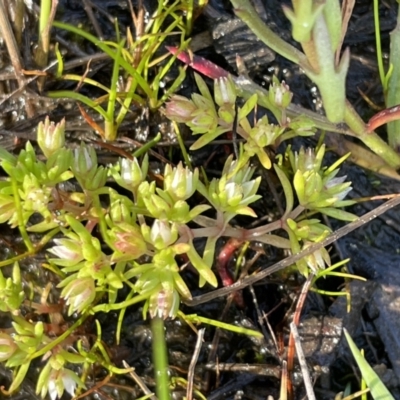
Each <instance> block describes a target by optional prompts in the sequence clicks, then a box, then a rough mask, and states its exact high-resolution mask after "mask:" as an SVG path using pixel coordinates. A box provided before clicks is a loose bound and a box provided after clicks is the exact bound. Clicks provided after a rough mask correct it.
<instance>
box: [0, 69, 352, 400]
mask: <svg viewBox="0 0 400 400" xmlns="http://www.w3.org/2000/svg"><path fill="white" fill-rule="evenodd" d="M196 79H197V82H198V85H199V89H200V92H201V94H195V95H193V97H192V99H185V98H183V97H178V96H175V97H173V98H172V99H171V101H170V102H169V103H168V104H167V105H166V108H165V113H166V115H167V116H168V117H169V118H171V119H173V120H175V121H179V122H185V123H186V124H187V125H188V126H189V127H191V128H192V129H193V131H194V133H195V134H199V135H201V137H200V139H199V140H198V141H197V142H196V143H195V144H194V147H195V148H199V147H201V146H204V145H206V144H207V143H209V142H210V141H211V140H213V139H214V138H215V137H217V136H218V135H219V134H221V133H223V132H227V131H228V130H231V129H232V128H233V125H234V119H235V118H234V109H235V107H234V105H235V101H236V92H235V88H234V85H233V83H232V81H231V80H230V79H229V78H224V79H219V80H217V81H216V82H215V100H216V104H215V103H214V100H213V97H212V96H211V94H210V92H209V90H208V89H207V87H206V85H205V83H204V81H203V80H202V79H201V78H200V77H197V78H196ZM274 90H275V92H272V91H271V93H275V95H274V97H273V98H272V101H274V102H275V104H276V106H277V107H280V108H281V110H282V114H284V111H285V107H287V105H288V104H289V103H290V97H291V96H290V92H289V90H288V87H287V86H286V85H284V84H282V85H279V84H278V83H276V84H275V89H274ZM256 102H257V98H256V97H253V98H251V99H249V100H248V101H247V102H245V104H244V105H243V106H242V107H239V108H238V133H239V134H240V135H241V136H242V137H243V139H245V140H244V143H242V144H241V145H240V151H239V157H238V158H237V159H233V157H232V156H230V157H228V159H227V160H226V163H225V166H224V168H223V171H222V174H221V177H220V178H213V179H212V180H211V181H209V180H208V179H207V177H206V176H205V175H204V174H201V173H200V172H199V170H198V169H194V170H190V169H189V168H188V167H184V166H183V165H182V164H181V163H180V164H178V165H177V166H171V165H169V164H167V165H166V167H165V170H164V174H163V176H162V179H161V180H156V179H150V177H151V176H152V175H151V174H150V173H149V159H148V156H147V155H145V156H144V157H142V159H141V160H139V159H138V158H136V157H132V158H122V159H120V160H119V162H117V163H116V164H113V165H107V166H101V165H99V164H98V160H97V156H96V151H95V149H94V148H93V147H90V146H88V145H86V144H83V143H82V144H81V145H80V146H79V147H77V148H75V149H73V150H71V149H69V148H66V147H65V146H64V141H65V138H64V121H62V122H61V123H59V124H57V125H55V124H54V123H52V122H50V121H49V120H48V119H46V121H45V122H44V123H41V124H40V125H39V127H38V138H37V142H38V145H39V147H40V149H41V150H42V153H43V155H44V158H45V159H44V160H43V161H42V159H41V157H39V156H38V155H37V154H36V151H35V149H34V147H33V146H32V145H31V144H30V143H27V145H26V148H25V149H24V150H22V151H21V152H20V154H19V155H18V156H14V155H12V154H10V153H8V152H7V151H6V150H4V149H1V150H0V160H1V161H0V165H1V167H2V168H3V169H4V171H5V172H6V173H7V175H8V178H7V179H6V180H4V181H2V182H1V186H0V210H1V212H0V215H1V222H2V223H8V224H9V225H10V226H11V227H13V228H16V227H18V228H19V230H20V232H21V235H22V237H23V239H24V241H25V244H26V247H27V249H28V254H32V253H33V252H35V251H36V249H38V248H41V247H42V246H43V245H44V244H45V243H47V242H48V241H49V240H50V238H54V239H53V243H54V245H52V246H51V247H50V248H49V249H48V254H49V258H48V265H47V268H48V269H49V270H50V271H51V272H52V273H53V274H55V276H57V278H56V279H58V281H59V283H58V284H57V287H58V288H60V289H61V293H60V299H59V302H58V303H56V304H48V303H47V301H46V300H44V301H42V303H39V304H31V305H30V306H28V304H27V301H26V296H25V293H24V290H23V287H22V285H21V279H20V273H19V268H18V265H16V266H15V267H14V279H11V278H8V279H5V278H3V277H2V280H1V282H0V283H1V284H2V286H3V287H4V290H3V291H2V304H4V306H3V308H4V311H6V312H8V313H9V314H10V318H11V319H12V324H11V326H10V327H9V328H8V329H6V330H3V331H2V332H1V342H2V344H1V349H2V351H1V352H0V354H1V361H3V362H5V363H6V366H7V367H9V368H12V369H13V370H14V372H15V374H14V381H13V383H12V385H11V387H10V388H9V392H12V391H15V390H16V389H17V388H18V387H19V385H20V384H21V382H22V381H23V378H24V376H25V374H26V373H27V370H28V368H29V365H30V363H31V362H32V361H33V360H34V359H35V358H37V357H40V356H43V359H44V360H45V361H46V365H45V367H44V368H43V369H42V372H41V374H40V377H39V380H38V385H37V391H38V393H41V394H42V395H44V394H46V393H47V392H49V393H50V395H51V397H52V398H53V399H54V398H55V397H57V396H59V397H60V396H61V395H62V393H63V392H64V390H66V391H68V392H69V393H71V394H72V393H74V392H75V388H76V386H79V387H83V385H84V377H85V374H86V373H87V368H88V367H89V365H91V364H93V363H98V364H100V365H103V366H104V367H106V368H108V369H109V370H110V371H112V372H118V371H119V370H118V369H116V368H115V367H114V366H113V365H112V363H111V362H110V359H109V357H108V355H107V353H106V351H105V350H104V347H103V346H102V342H101V331H100V327H98V329H99V332H98V338H97V340H96V342H95V344H94V345H91V344H90V343H87V341H86V342H85V341H84V340H83V339H82V337H80V335H79V334H78V333H77V328H78V326H80V325H82V324H83V323H84V321H85V319H87V317H88V316H89V315H96V313H98V312H109V311H111V310H117V311H119V312H120V313H121V318H120V319H119V326H118V329H117V332H118V333H117V335H119V332H120V329H121V323H122V318H123V315H124V312H125V311H126V309H127V307H129V306H131V305H133V304H136V303H139V302H144V307H143V316H144V317H145V316H146V315H147V313H149V315H150V317H152V318H155V317H158V318H174V317H175V316H176V315H177V312H178V310H179V304H180V300H181V298H183V299H190V298H191V293H190V291H189V289H188V287H187V285H186V283H185V281H184V279H183V278H182V276H181V264H182V261H181V259H182V257H183V258H185V259H186V260H188V261H189V262H190V264H191V265H192V266H193V267H194V268H195V270H196V271H197V273H198V276H199V286H200V287H202V286H203V285H205V284H209V285H211V286H213V287H216V286H217V284H218V281H217V277H216V276H215V274H214V272H213V270H212V266H213V262H214V258H215V257H214V255H215V247H216V243H217V240H218V239H219V238H221V237H228V238H236V239H238V240H240V241H258V242H262V243H266V244H269V245H272V246H277V247H280V248H286V249H290V250H291V251H292V252H293V253H297V252H299V251H300V250H301V249H302V248H305V247H307V246H309V245H310V244H312V243H315V242H318V241H320V240H322V239H323V238H325V237H326V236H327V235H328V234H329V232H330V229H329V228H328V227H327V226H325V225H324V224H322V223H321V222H320V221H319V220H318V219H316V218H315V217H314V218H310V216H311V215H312V214H315V213H317V212H318V213H325V214H326V215H330V216H333V217H335V218H337V219H342V220H352V219H353V218H354V216H353V215H352V214H349V213H347V212H345V211H343V210H341V207H343V206H346V205H348V204H351V203H352V202H351V201H346V200H344V197H345V196H346V194H347V193H348V192H349V190H350V189H351V187H350V183H349V182H345V178H346V177H337V175H338V172H339V169H338V166H339V165H340V163H341V162H343V161H344V158H342V159H340V160H339V161H338V162H336V163H335V164H334V165H332V166H330V167H326V166H324V165H323V158H324V154H325V146H324V145H321V146H320V147H319V148H318V149H317V150H313V149H304V148H301V149H300V150H299V151H298V152H294V151H292V149H291V148H290V146H289V147H288V149H287V151H286V153H285V154H284V155H283V157H281V158H280V159H279V161H278V162H277V163H275V164H274V168H275V171H276V173H277V175H278V177H279V179H280V181H281V183H282V186H283V188H284V192H285V197H286V210H285V214H284V215H283V216H282V218H281V219H279V220H278V221H275V222H273V223H269V224H267V225H264V226H260V227H257V228H254V229H249V230H246V229H243V228H240V227H237V226H232V221H234V219H235V217H236V216H238V215H245V216H250V217H256V216H257V215H256V213H255V212H254V210H253V209H252V208H251V205H252V204H253V203H254V202H255V201H257V200H258V199H259V198H260V196H259V195H258V194H257V190H258V188H259V185H260V181H261V178H260V177H257V178H254V177H253V175H254V173H255V168H254V167H251V166H250V165H249V161H250V159H251V157H253V156H254V155H256V156H257V157H258V159H259V160H260V164H261V165H262V166H263V167H264V168H270V167H271V166H272V161H271V158H270V155H269V153H268V147H271V146H276V145H277V144H278V143H279V142H280V141H282V140H285V139H287V138H290V137H293V136H297V135H310V134H312V132H313V127H312V125H311V124H310V121H309V120H307V119H303V118H298V119H296V120H292V121H289V120H288V119H285V118H284V119H282V120H281V123H280V124H279V125H274V124H271V123H269V121H268V120H267V118H266V117H263V118H261V119H260V120H258V121H256V122H255V124H254V125H253V126H252V125H251V124H250V122H249V120H248V118H247V117H248V115H249V113H250V112H251V111H253V109H254V107H255V104H256ZM72 179H74V180H75V181H76V183H77V186H78V187H77V188H76V189H75V190H74V191H70V190H68V189H67V186H66V185H65V184H64V183H65V182H66V181H69V180H72ZM110 180H111V181H113V182H115V183H116V184H117V185H119V186H120V187H121V190H117V189H115V188H113V187H111V186H110V185H108V182H109V181H110ZM122 189H123V190H122ZM123 192H124V193H125V194H122V193H123ZM194 197H196V201H195V203H199V201H198V199H202V200H201V201H200V204H197V205H195V206H193V203H194V202H193V201H192V200H193V199H194ZM206 211H207V213H208V216H205V215H204V212H206ZM282 229H283V230H284V231H285V232H286V237H283V236H278V235H276V234H272V232H273V231H278V230H282ZM31 232H35V233H37V234H42V235H43V240H42V241H41V242H40V243H32V241H31V239H30V235H29V233H31ZM99 235H100V236H99ZM201 238H205V239H206V245H205V248H204V251H203V252H202V254H200V253H199V252H198V250H197V249H196V245H195V243H196V241H198V239H201ZM104 245H106V246H107V247H108V249H105V247H104ZM13 261H15V259H11V260H7V262H6V263H3V265H4V264H9V263H11V262H13ZM325 265H330V260H329V255H328V253H327V251H326V250H324V249H323V250H321V251H318V252H316V253H314V254H313V255H311V256H310V257H308V258H307V259H305V260H302V261H300V262H299V263H298V268H299V270H300V271H301V272H302V273H303V274H305V275H307V274H308V271H309V269H311V270H312V271H314V272H317V271H318V270H319V269H321V268H322V269H323V268H324V267H325ZM124 287H127V288H129V290H130V293H129V294H128V296H127V297H126V299H125V300H123V301H121V299H120V296H118V293H119V291H120V290H121V289H122V288H124ZM62 304H65V306H66V307H67V314H68V315H69V316H71V315H74V316H75V318H76V320H75V322H74V324H72V325H70V324H69V323H67V322H66V320H65V317H66V316H65V314H64V313H63V306H62ZM24 307H30V308H31V309H32V308H33V310H34V311H35V312H36V314H38V315H46V314H47V315H48V316H49V317H48V318H49V319H48V320H46V322H44V321H43V320H42V319H41V318H37V319H30V320H26V319H25V318H23V313H22V312H21V309H23V308H24ZM57 307H58V308H57ZM55 310H57V311H55ZM55 314H56V315H57V316H58V317H57V318H55V317H54V315H55ZM76 363H78V364H81V365H82V366H83V374H82V376H78V375H77V374H76V372H74V371H73V370H72V369H70V367H69V365H70V364H76ZM119 372H120V371H119Z"/></svg>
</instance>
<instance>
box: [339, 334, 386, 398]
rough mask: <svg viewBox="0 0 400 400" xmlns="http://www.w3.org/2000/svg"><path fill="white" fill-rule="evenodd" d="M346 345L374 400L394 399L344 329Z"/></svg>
mask: <svg viewBox="0 0 400 400" xmlns="http://www.w3.org/2000/svg"><path fill="white" fill-rule="evenodd" d="M344 334H345V336H346V340H347V343H348V344H349V347H350V350H351V352H352V353H353V356H354V358H355V360H356V362H357V365H358V368H360V371H361V374H362V377H363V379H364V380H365V382H366V384H367V386H368V387H369V390H370V391H371V395H372V397H373V398H374V399H375V400H394V397H393V396H392V395H391V394H390V392H389V391H388V390H387V388H386V386H385V385H384V384H383V383H382V381H381V380H380V379H379V376H378V375H377V374H376V372H375V371H374V370H373V369H372V368H371V366H370V365H369V364H368V363H367V361H366V360H365V358H364V357H363V356H362V354H361V352H360V350H358V348H357V346H356V344H355V343H354V341H353V339H352V338H351V336H350V335H349V333H348V332H347V330H346V329H344Z"/></svg>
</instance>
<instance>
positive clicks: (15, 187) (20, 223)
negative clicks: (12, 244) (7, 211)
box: [11, 178, 35, 252]
mask: <svg viewBox="0 0 400 400" xmlns="http://www.w3.org/2000/svg"><path fill="white" fill-rule="evenodd" d="M11 184H12V190H13V195H14V203H15V209H16V211H17V218H18V229H19V231H20V233H21V236H22V239H23V241H24V243H25V246H26V248H27V249H28V251H29V252H33V251H34V250H35V249H34V247H33V244H32V242H31V239H30V238H29V235H28V232H27V231H26V226H25V223H26V222H25V221H24V215H23V211H22V204H21V199H20V197H19V191H18V183H17V181H16V179H14V178H11Z"/></svg>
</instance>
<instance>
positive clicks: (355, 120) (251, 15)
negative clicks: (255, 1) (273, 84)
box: [231, 0, 400, 168]
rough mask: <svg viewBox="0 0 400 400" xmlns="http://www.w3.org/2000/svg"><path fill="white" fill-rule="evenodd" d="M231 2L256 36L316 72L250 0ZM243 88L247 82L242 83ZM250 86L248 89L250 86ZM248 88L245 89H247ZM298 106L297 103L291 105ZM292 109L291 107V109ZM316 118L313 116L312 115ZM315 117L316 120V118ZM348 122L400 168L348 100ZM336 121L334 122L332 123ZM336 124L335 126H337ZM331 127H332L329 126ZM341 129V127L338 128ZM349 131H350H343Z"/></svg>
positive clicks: (399, 157)
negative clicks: (275, 31) (274, 30)
mask: <svg viewBox="0 0 400 400" xmlns="http://www.w3.org/2000/svg"><path fill="white" fill-rule="evenodd" d="M231 3H232V4H233V5H234V7H235V13H236V14H237V15H238V16H239V17H240V18H241V19H242V20H243V21H244V22H245V23H246V24H247V25H248V26H249V28H250V29H251V30H252V31H253V32H254V33H255V35H256V36H257V37H258V38H259V39H260V40H262V41H263V42H264V43H265V44H266V45H267V46H268V47H270V48H271V49H273V50H275V51H276V52H277V53H279V54H280V55H282V56H283V57H285V58H287V59H288V60H290V61H293V62H294V63H296V64H298V65H300V66H301V67H302V68H303V69H304V70H305V71H306V73H307V74H309V73H310V72H312V69H311V67H310V66H309V63H308V61H307V58H306V56H305V55H304V54H303V53H302V52H300V51H299V50H297V49H296V48H295V47H293V46H292V45H290V44H288V43H286V42H285V41H284V40H282V39H281V38H280V37H279V36H278V35H276V34H275V33H274V32H272V31H271V30H270V29H269V28H268V27H266V26H265V24H264V22H263V21H262V20H261V18H260V17H259V16H258V14H257V13H256V11H255V10H254V8H253V6H252V5H251V3H250V1H249V0H231ZM241 86H242V89H244V88H243V86H244V85H241ZM246 89H247V88H246ZM246 89H244V90H243V91H244V92H247V90H246ZM291 106H294V105H291ZM293 108H294V109H296V108H297V110H296V112H295V113H296V114H297V113H298V112H299V111H300V114H301V113H304V114H306V115H309V116H310V113H309V112H303V110H302V109H300V110H299V107H293ZM288 111H289V112H290V111H291V107H289V108H288ZM311 118H312V117H311ZM313 120H314V119H313ZM314 122H315V124H316V126H317V127H318V128H323V127H322V126H320V125H322V124H321V123H320V121H318V120H314ZM345 122H346V123H347V125H348V126H349V127H350V128H351V130H352V131H353V133H354V134H353V136H356V137H357V138H358V139H360V140H361V141H362V142H363V143H364V144H365V145H366V146H368V147H369V148H370V149H371V150H372V151H374V152H375V153H376V154H377V155H379V156H380V157H382V159H384V160H385V161H386V163H387V164H388V165H390V166H391V167H394V168H398V167H400V155H399V154H397V153H396V152H395V151H394V150H393V149H392V148H391V147H390V146H389V145H388V144H386V143H385V142H384V141H383V140H382V139H381V138H380V137H379V136H378V135H376V134H375V133H374V132H372V133H370V132H368V131H367V129H366V127H365V124H364V122H363V121H362V119H361V118H360V117H359V115H358V114H357V113H356V112H355V110H354V109H353V108H352V106H351V105H350V104H349V103H348V102H347V104H346V107H345ZM332 125H333V124H331V126H332ZM333 126H334V125H333ZM328 129H329V128H328ZM334 131H336V132H338V129H334ZM340 133H347V132H343V131H342V132H340Z"/></svg>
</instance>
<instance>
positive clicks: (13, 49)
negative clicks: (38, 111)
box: [0, 0, 35, 118]
mask: <svg viewBox="0 0 400 400" xmlns="http://www.w3.org/2000/svg"><path fill="white" fill-rule="evenodd" d="M0 32H1V36H2V37H3V39H4V41H5V42H6V46H7V50H8V54H9V56H10V60H11V63H12V65H13V67H14V71H15V77H16V78H17V81H18V86H19V88H20V89H22V88H24V87H26V81H25V77H24V74H23V72H22V63H21V57H20V54H19V51H18V45H17V41H16V40H15V36H14V33H13V31H12V28H11V24H10V21H9V20H8V16H7V10H6V8H5V6H4V0H0ZM25 110H26V114H27V117H28V118H32V117H33V116H34V115H35V110H34V108H33V105H32V103H31V102H29V101H27V102H26V103H25Z"/></svg>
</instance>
